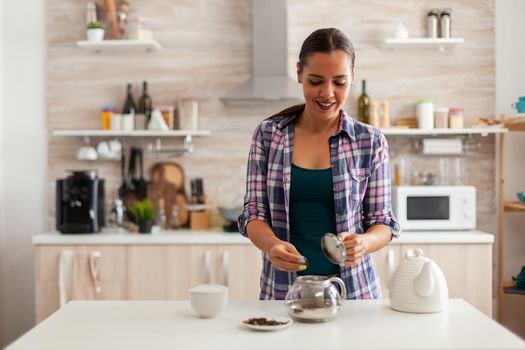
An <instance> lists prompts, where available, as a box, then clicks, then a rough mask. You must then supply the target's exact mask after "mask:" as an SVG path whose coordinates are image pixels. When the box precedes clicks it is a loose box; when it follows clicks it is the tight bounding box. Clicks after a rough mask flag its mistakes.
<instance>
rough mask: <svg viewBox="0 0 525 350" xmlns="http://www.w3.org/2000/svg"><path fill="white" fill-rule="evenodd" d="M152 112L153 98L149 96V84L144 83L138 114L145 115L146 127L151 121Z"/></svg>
mask: <svg viewBox="0 0 525 350" xmlns="http://www.w3.org/2000/svg"><path fill="white" fill-rule="evenodd" d="M151 110H152V101H151V97H150V96H149V95H148V82H147V81H144V82H142V96H140V99H139V105H138V110H137V113H138V114H140V115H144V117H143V118H145V125H148V124H149V122H150V120H151Z"/></svg>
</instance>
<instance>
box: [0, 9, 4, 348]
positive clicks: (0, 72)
mask: <svg viewBox="0 0 525 350" xmlns="http://www.w3.org/2000/svg"><path fill="white" fill-rule="evenodd" d="M3 7H4V5H3V2H2V1H0V348H1V347H2V344H3V343H4V337H3V333H4V332H3V329H4V320H3V316H2V315H3V314H4V308H3V306H4V305H3V300H4V298H3V285H4V283H3V282H4V278H3V275H4V274H3V266H4V264H3V261H2V257H3V254H2V251H3V247H4V244H3V240H4V239H3V236H4V235H3V233H4V229H3V222H4V214H3V213H4V210H3V208H4V203H3V198H4V191H3V187H4V186H3V183H4V182H3V176H2V174H3V171H2V169H3V168H4V166H3V165H4V164H3V157H4V155H3V148H2V145H3V143H2V139H3V138H2V135H3V133H4V131H3V130H4V129H3V123H2V119H3V117H4V113H3V111H4V104H3V97H4V32H3V26H2V25H1V23H3V22H4V15H3V11H2V10H3Z"/></svg>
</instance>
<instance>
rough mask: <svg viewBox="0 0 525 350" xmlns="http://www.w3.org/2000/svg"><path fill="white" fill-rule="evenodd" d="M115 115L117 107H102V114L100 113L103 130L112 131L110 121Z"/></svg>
mask: <svg viewBox="0 0 525 350" xmlns="http://www.w3.org/2000/svg"><path fill="white" fill-rule="evenodd" d="M113 113H115V107H113V106H112V105H108V106H104V107H102V112H101V113H100V119H101V120H102V130H109V129H110V121H111V117H112V116H113Z"/></svg>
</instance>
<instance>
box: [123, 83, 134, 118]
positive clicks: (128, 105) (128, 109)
mask: <svg viewBox="0 0 525 350" xmlns="http://www.w3.org/2000/svg"><path fill="white" fill-rule="evenodd" d="M136 110H137V107H136V105H135V101H133V93H132V91H131V84H128V86H127V94H126V100H125V101H124V107H122V114H132V115H134V114H135V111H136Z"/></svg>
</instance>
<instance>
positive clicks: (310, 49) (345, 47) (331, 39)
mask: <svg viewBox="0 0 525 350" xmlns="http://www.w3.org/2000/svg"><path fill="white" fill-rule="evenodd" d="M335 50H342V51H344V52H346V53H347V54H349V55H350V59H351V61H352V67H353V66H354V61H355V52H354V45H352V42H351V41H350V39H348V37H347V36H346V35H345V34H344V33H343V32H342V31H340V30H339V29H337V28H322V29H317V30H316V31H315V32H313V33H312V34H310V35H309V36H308V37H307V38H306V39H305V40H304V42H303V46H301V52H299V64H300V65H301V68H303V67H304V66H306V64H307V58H308V56H310V55H311V54H313V53H316V52H325V53H329V52H332V51H335Z"/></svg>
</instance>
